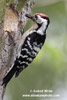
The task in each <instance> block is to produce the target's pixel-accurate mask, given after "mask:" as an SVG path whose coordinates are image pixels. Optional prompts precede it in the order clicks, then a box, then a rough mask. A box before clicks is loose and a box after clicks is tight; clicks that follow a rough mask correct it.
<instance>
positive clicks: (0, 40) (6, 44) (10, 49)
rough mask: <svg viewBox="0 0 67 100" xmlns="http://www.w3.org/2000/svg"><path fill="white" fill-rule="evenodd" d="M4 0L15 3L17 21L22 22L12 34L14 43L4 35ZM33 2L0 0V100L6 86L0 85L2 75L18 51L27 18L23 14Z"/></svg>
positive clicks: (30, 0)
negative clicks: (17, 11) (13, 34)
mask: <svg viewBox="0 0 67 100" xmlns="http://www.w3.org/2000/svg"><path fill="white" fill-rule="evenodd" d="M5 1H8V5H10V4H11V3H14V4H15V9H16V8H17V10H19V13H18V16H19V17H18V20H19V21H20V20H21V22H22V23H21V27H20V29H19V30H17V31H16V32H15V36H14V41H15V45H14V44H13V43H12V41H11V40H10V38H9V36H8V37H7V38H6V37H5V36H4V30H3V18H4V14H5V8H6V7H7V6H6V2H5ZM21 2H22V4H21ZM33 3H34V0H0V8H3V9H1V10H0V13H1V15H0V100H3V96H4V92H5V88H6V87H4V86H2V85H1V84H2V80H3V77H4V75H5V73H6V71H7V70H8V68H9V67H10V66H11V64H12V63H13V61H14V59H15V57H16V54H17V53H18V50H17V48H18V46H19V44H20V43H19V41H20V40H23V39H22V37H21V33H20V31H22V32H23V29H24V27H25V25H26V23H27V18H26V17H25V14H27V13H28V14H29V13H30V12H31V8H32V6H33ZM2 10H3V11H2Z"/></svg>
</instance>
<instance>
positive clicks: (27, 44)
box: [2, 13, 50, 86]
mask: <svg viewBox="0 0 67 100" xmlns="http://www.w3.org/2000/svg"><path fill="white" fill-rule="evenodd" d="M25 16H26V17H27V18H29V19H31V20H32V21H33V22H34V25H33V26H32V28H30V29H29V30H28V31H27V32H25V33H24V34H23V35H22V38H23V41H20V43H19V44H20V45H19V47H18V50H19V52H18V54H17V56H16V59H15V61H14V63H13V64H12V66H11V67H10V68H9V70H8V71H7V72H6V74H5V76H4V78H3V83H2V85H4V86H6V85H7V84H8V83H9V81H10V80H11V79H12V77H13V76H14V75H15V77H18V76H19V74H20V73H21V72H22V71H23V70H24V69H25V68H27V67H28V66H29V64H31V63H32V61H33V60H34V58H36V56H37V54H38V53H39V51H40V50H41V48H42V46H43V45H44V43H45V40H46V31H47V28H48V26H49V24H50V19H49V17H48V16H47V15H46V14H43V13H35V14H34V15H31V14H26V15H25Z"/></svg>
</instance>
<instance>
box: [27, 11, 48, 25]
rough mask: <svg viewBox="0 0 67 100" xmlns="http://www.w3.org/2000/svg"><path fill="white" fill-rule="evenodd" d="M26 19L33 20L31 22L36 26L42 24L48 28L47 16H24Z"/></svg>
mask: <svg viewBox="0 0 67 100" xmlns="http://www.w3.org/2000/svg"><path fill="white" fill-rule="evenodd" d="M26 17H28V18H30V19H31V20H33V22H35V23H36V24H37V25H42V24H43V23H44V24H45V25H46V26H48V25H49V23H50V20H49V18H48V16H47V15H45V14H42V13H36V14H34V15H30V14H26Z"/></svg>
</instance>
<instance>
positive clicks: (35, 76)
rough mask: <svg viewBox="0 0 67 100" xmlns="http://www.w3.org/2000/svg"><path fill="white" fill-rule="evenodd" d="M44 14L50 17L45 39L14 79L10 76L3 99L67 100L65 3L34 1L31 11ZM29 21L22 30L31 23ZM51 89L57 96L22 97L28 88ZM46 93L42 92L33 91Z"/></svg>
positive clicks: (56, 0) (66, 21) (66, 3)
mask: <svg viewBox="0 0 67 100" xmlns="http://www.w3.org/2000/svg"><path fill="white" fill-rule="evenodd" d="M37 12H40V13H45V14H47V15H48V16H49V18H50V26H49V28H48V30H47V38H46V42H45V44H44V46H43V48H42V49H41V51H40V52H39V54H38V55H37V57H36V58H35V60H34V61H33V62H32V63H31V64H30V65H29V67H27V68H26V69H25V70H24V71H23V72H22V73H21V74H20V75H19V77H18V78H14V77H13V78H12V80H11V81H10V83H9V84H8V86H7V89H6V93H5V97H4V100H67V30H66V29H67V19H66V18H67V13H66V12H67V2H66V1H65V0H36V2H35V6H34V7H33V9H32V14H34V13H37ZM32 24H33V23H32V22H31V21H30V20H29V21H28V24H27V26H26V27H25V30H27V29H28V28H29V27H31V26H32ZM34 89H35V90H38V89H39V90H46V89H47V90H53V92H52V93H47V94H53V95H56V94H58V95H60V97H45V98H41V97H40V98H37V97H33V98H29V97H27V98H24V97H23V96H22V95H23V94H32V93H33V92H30V90H32V91H33V90H34ZM34 94H46V93H34Z"/></svg>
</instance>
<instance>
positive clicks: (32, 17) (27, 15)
mask: <svg viewBox="0 0 67 100" xmlns="http://www.w3.org/2000/svg"><path fill="white" fill-rule="evenodd" d="M25 16H26V17H28V18H30V19H32V20H33V21H35V18H34V16H32V15H30V14H26V15H25Z"/></svg>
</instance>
